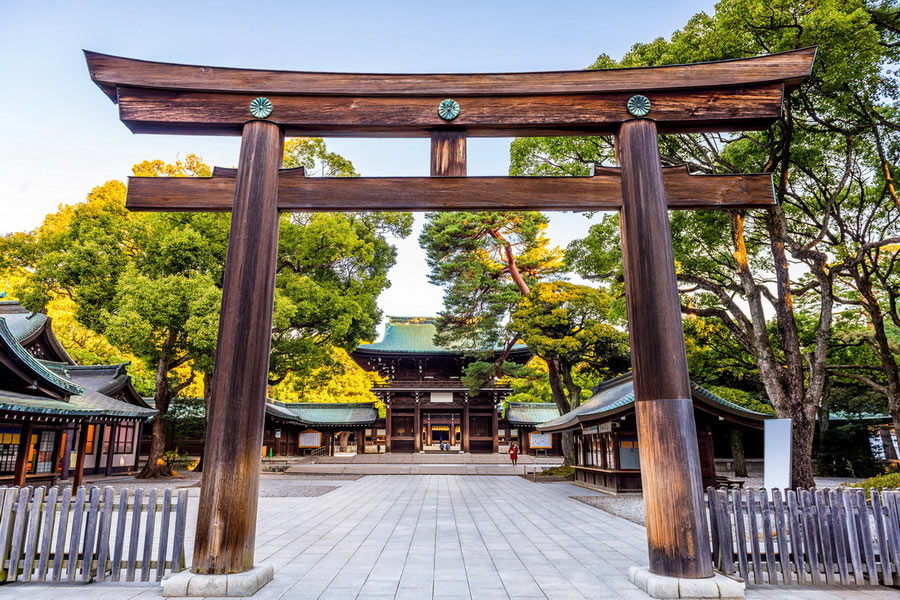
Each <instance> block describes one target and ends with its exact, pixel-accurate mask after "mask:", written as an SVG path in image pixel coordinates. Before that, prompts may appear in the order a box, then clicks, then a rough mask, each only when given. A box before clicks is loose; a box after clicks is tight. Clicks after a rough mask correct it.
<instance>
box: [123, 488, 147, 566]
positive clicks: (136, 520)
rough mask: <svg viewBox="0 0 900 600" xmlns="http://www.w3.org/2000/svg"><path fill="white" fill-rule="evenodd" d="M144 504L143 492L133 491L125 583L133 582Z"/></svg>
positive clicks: (140, 490)
mask: <svg viewBox="0 0 900 600" xmlns="http://www.w3.org/2000/svg"><path fill="white" fill-rule="evenodd" d="M143 502H144V490H142V489H140V488H138V489H136V490H134V510H132V512H131V535H130V536H129V537H128V561H127V563H126V567H125V581H134V571H135V565H136V563H137V553H138V545H139V541H140V535H141V514H142V512H143V510H142V509H141V506H142V504H143Z"/></svg>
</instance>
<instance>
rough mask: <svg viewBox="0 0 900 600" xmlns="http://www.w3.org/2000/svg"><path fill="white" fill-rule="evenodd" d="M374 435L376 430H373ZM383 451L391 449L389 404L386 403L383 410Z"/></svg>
mask: <svg viewBox="0 0 900 600" xmlns="http://www.w3.org/2000/svg"><path fill="white" fill-rule="evenodd" d="M375 433H376V435H377V434H378V432H377V431H376V432H375ZM384 451H385V452H386V453H387V452H390V451H391V405H390V404H388V405H387V407H386V408H385V410H384Z"/></svg>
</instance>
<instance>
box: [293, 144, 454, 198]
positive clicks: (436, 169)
mask: <svg viewBox="0 0 900 600" xmlns="http://www.w3.org/2000/svg"><path fill="white" fill-rule="evenodd" d="M451 175H453V176H457V177H465V176H466V130H465V129H449V130H438V131H433V132H432V133H431V176H432V177H438V176H451ZM279 191H280V190H279Z"/></svg>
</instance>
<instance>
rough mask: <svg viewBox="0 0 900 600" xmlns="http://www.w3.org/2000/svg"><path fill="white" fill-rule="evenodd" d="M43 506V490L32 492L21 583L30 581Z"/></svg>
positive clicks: (40, 488) (38, 489)
mask: <svg viewBox="0 0 900 600" xmlns="http://www.w3.org/2000/svg"><path fill="white" fill-rule="evenodd" d="M43 504H44V488H42V487H39V488H37V489H35V490H34V495H33V496H32V497H31V508H30V513H29V515H28V532H27V534H26V536H25V559H24V561H23V562H22V581H31V571H32V569H33V568H34V553H35V550H37V544H38V531H39V530H40V528H41V513H42V512H43V510H42V509H43Z"/></svg>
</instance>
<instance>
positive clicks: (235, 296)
mask: <svg viewBox="0 0 900 600" xmlns="http://www.w3.org/2000/svg"><path fill="white" fill-rule="evenodd" d="M283 144H284V136H283V134H282V132H281V131H280V130H279V129H278V127H276V126H275V125H273V124H272V123H269V122H266V121H251V122H249V123H247V124H246V126H245V130H244V137H243V139H242V142H241V154H240V159H239V163H238V174H237V180H236V184H235V193H234V211H233V216H232V219H231V234H230V236H229V240H228V253H227V257H226V262H225V280H224V285H223V290H222V309H221V312H220V317H219V335H218V344H217V346H216V359H215V365H216V366H215V374H214V376H213V382H212V391H211V394H210V399H209V408H208V411H207V415H208V426H207V433H206V451H205V455H204V469H203V479H202V494H201V496H200V507H199V510H198V516H197V533H196V535H195V537H194V560H193V563H192V569H193V571H194V572H195V573H204V574H224V573H240V572H243V571H247V570H249V569H250V568H252V567H253V552H254V537H255V533H256V510H257V497H258V490H259V471H260V454H261V450H262V437H263V420H264V418H265V402H266V385H267V375H268V372H269V350H270V346H271V341H272V336H271V329H272V311H273V305H274V294H275V267H276V257H277V250H278V205H277V202H278V169H279V167H280V166H281V159H282V147H283ZM248 290H253V293H248V292H247V291H248Z"/></svg>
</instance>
